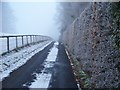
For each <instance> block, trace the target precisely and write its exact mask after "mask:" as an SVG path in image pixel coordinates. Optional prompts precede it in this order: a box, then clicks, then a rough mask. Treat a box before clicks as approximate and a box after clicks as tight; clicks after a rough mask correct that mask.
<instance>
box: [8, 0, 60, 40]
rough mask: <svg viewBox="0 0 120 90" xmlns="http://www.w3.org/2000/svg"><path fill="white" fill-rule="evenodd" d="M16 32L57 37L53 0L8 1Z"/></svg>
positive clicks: (55, 4)
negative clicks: (36, 0) (47, 0)
mask: <svg viewBox="0 0 120 90" xmlns="http://www.w3.org/2000/svg"><path fill="white" fill-rule="evenodd" d="M10 6H11V9H12V10H13V15H14V16H15V18H16V20H15V30H16V33H17V34H39V35H47V36H51V37H53V38H55V39H58V36H59V31H58V29H57V25H56V23H55V22H56V21H55V17H56V12H57V11H56V6H57V3H55V2H50V3H48V2H10Z"/></svg>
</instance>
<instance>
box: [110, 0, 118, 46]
mask: <svg viewBox="0 0 120 90" xmlns="http://www.w3.org/2000/svg"><path fill="white" fill-rule="evenodd" d="M111 16H112V19H113V22H112V27H113V32H112V36H113V39H114V42H115V46H116V47H117V48H120V2H117V3H113V4H112V8H111Z"/></svg>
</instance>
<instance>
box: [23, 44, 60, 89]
mask: <svg viewBox="0 0 120 90" xmlns="http://www.w3.org/2000/svg"><path fill="white" fill-rule="evenodd" d="M58 44H59V43H58V42H56V43H54V46H53V48H51V50H50V52H49V54H48V56H47V59H46V60H45V61H44V62H43V66H44V69H43V70H42V71H41V72H42V73H39V74H38V73H34V75H35V77H36V79H34V82H31V85H30V86H27V84H24V85H23V86H27V87H29V88H31V89H32V88H48V86H49V82H50V79H51V76H52V73H51V72H49V71H48V72H46V69H48V68H52V67H53V66H54V63H55V61H56V58H57V53H58V48H57V45H58Z"/></svg>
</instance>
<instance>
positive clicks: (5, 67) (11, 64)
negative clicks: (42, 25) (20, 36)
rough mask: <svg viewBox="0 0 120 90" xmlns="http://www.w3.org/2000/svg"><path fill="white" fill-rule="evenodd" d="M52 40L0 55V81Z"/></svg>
mask: <svg viewBox="0 0 120 90" xmlns="http://www.w3.org/2000/svg"><path fill="white" fill-rule="evenodd" d="M51 42H52V41H45V42H41V43H39V44H35V45H31V46H30V47H25V48H23V49H22V50H20V51H18V52H12V53H9V54H7V55H5V56H1V57H0V81H2V80H3V79H4V78H5V77H8V76H9V75H10V73H11V72H13V71H14V70H16V69H17V68H19V67H20V66H22V65H24V64H25V63H26V62H27V61H28V60H29V59H30V58H31V57H32V56H33V55H35V54H36V53H38V52H39V51H41V50H43V49H44V48H45V47H47V46H48V45H49V44H50V43H51Z"/></svg>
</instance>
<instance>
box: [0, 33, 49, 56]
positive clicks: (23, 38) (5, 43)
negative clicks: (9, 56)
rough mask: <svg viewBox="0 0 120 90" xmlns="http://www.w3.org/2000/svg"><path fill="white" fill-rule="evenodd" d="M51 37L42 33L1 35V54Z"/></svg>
mask: <svg viewBox="0 0 120 90" xmlns="http://www.w3.org/2000/svg"><path fill="white" fill-rule="evenodd" d="M49 39H50V37H47V36H42V35H13V36H12V35H11V36H0V49H1V50H0V54H3V53H7V52H10V51H12V50H14V49H17V48H20V47H24V46H26V45H30V44H34V43H37V42H42V41H45V40H49Z"/></svg>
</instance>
